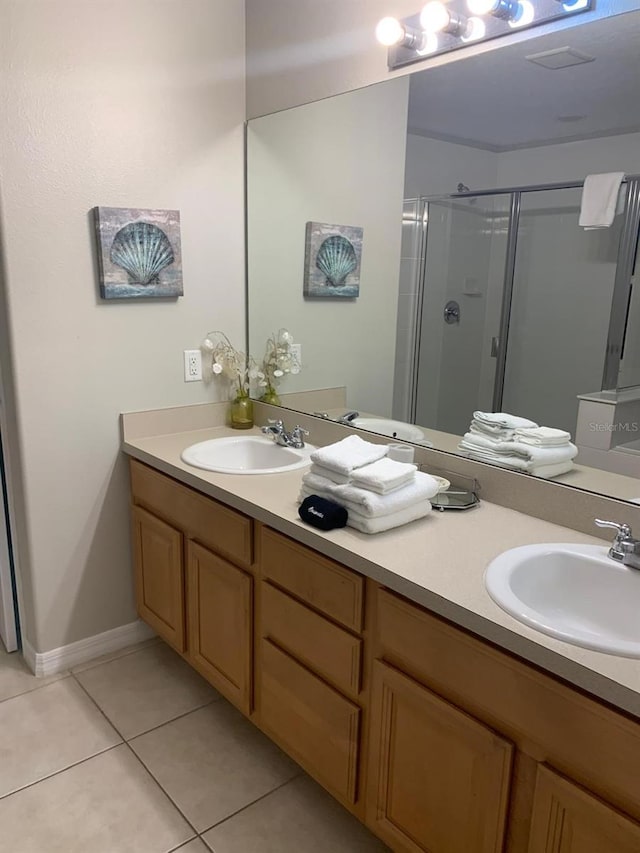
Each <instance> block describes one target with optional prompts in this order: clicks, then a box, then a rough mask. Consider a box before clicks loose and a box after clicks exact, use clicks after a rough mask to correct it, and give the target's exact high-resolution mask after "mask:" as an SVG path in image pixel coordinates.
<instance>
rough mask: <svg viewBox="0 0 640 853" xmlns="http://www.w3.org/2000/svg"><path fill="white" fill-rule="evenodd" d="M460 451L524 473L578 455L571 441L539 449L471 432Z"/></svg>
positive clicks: (463, 441) (462, 442)
mask: <svg viewBox="0 0 640 853" xmlns="http://www.w3.org/2000/svg"><path fill="white" fill-rule="evenodd" d="M458 450H460V451H462V452H465V453H473V454H476V455H477V454H481V455H482V456H483V457H484V458H483V461H487V460H488V461H496V462H497V461H499V460H501V461H503V462H507V463H508V464H509V465H510V466H511V467H514V468H518V469H519V470H522V471H527V470H530V469H531V468H533V467H535V466H538V465H555V464H556V463H558V462H566V461H567V460H569V459H573V458H574V457H576V456H577V455H578V448H577V447H576V446H575V444H572V443H571V442H570V441H567V442H566V443H565V444H562V445H557V446H553V447H539V446H535V445H533V444H524V443H523V442H520V441H502V442H496V441H491V439H486V438H484V436H481V435H478V434H477V433H471V432H467V433H465V435H464V436H463V438H462V441H461V442H460V444H459V445H458Z"/></svg>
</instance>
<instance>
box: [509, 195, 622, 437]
mask: <svg viewBox="0 0 640 853" xmlns="http://www.w3.org/2000/svg"><path fill="white" fill-rule="evenodd" d="M581 193H582V190H581V188H577V189H575V188H574V189H553V190H544V191H534V192H523V193H522V195H521V206H520V219H519V227H518V233H517V244H516V256H515V269H514V278H513V291H512V301H511V311H510V316H509V333H508V341H507V350H506V364H505V374H504V385H503V389H502V391H503V393H502V410H503V411H505V412H512V413H514V414H518V415H521V416H523V417H527V418H531V419H532V420H534V421H536V422H537V423H539V424H544V425H546V426H552V427H558V428H560V429H566V430H568V431H569V432H571V434H572V435H575V429H576V417H577V411H578V399H577V396H578V394H586V393H590V392H593V391H598V390H599V389H600V388H601V383H602V371H603V365H604V359H605V351H606V346H607V334H608V328H609V317H610V313H611V302H612V296H613V286H614V280H615V274H616V262H617V256H618V246H619V243H620V234H621V225H622V219H623V217H622V216H621V215H618V216H617V217H616V219H615V222H614V224H613V225H612V227H611V228H603V229H598V230H594V231H585V230H584V229H583V228H580V227H579V225H578V216H579V211H580V200H581Z"/></svg>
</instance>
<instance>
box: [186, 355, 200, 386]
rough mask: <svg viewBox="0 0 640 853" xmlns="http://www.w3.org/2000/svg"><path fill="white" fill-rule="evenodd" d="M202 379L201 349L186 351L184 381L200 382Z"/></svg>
mask: <svg viewBox="0 0 640 853" xmlns="http://www.w3.org/2000/svg"><path fill="white" fill-rule="evenodd" d="M200 379H202V353H201V352H200V350H199V349H186V350H185V351H184V381H185V382H198V380H200Z"/></svg>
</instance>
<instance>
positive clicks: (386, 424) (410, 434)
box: [351, 418, 433, 447]
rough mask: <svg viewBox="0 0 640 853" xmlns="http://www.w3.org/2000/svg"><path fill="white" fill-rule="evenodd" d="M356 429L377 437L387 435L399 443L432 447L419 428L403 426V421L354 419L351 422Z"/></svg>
mask: <svg viewBox="0 0 640 853" xmlns="http://www.w3.org/2000/svg"><path fill="white" fill-rule="evenodd" d="M351 423H352V424H353V426H354V427H357V428H358V429H368V430H370V431H371V432H377V433H379V435H388V436H389V438H397V439H399V441H415V442H418V441H419V442H421V443H422V444H424V445H427V444H428V445H429V446H430V447H433V445H432V444H431V442H427V441H426V440H425V437H424V433H423V432H422V430H421V429H420V427H417V426H414V425H413V424H405V423H404V421H392V420H388V419H387V418H356V419H355V420H354V421H352V422H351Z"/></svg>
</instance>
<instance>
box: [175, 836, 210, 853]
mask: <svg viewBox="0 0 640 853" xmlns="http://www.w3.org/2000/svg"><path fill="white" fill-rule="evenodd" d="M199 838H200V836H199V835H194V836H193V838H188V839H187V840H186V841H181V842H180V844H178V846H177V847H172V848H171V850H167V851H166V853H178V851H180V850H182V848H183V847H186V846H187V844H191V842H192V841H197V840H198V839H199ZM202 843H203V844H204V841H203V842H202Z"/></svg>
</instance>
